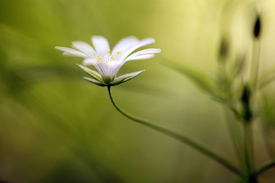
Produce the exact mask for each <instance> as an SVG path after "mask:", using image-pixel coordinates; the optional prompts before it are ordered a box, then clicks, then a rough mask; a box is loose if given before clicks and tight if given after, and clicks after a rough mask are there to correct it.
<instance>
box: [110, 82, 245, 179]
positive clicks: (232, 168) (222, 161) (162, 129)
mask: <svg viewBox="0 0 275 183" xmlns="http://www.w3.org/2000/svg"><path fill="white" fill-rule="evenodd" d="M108 93H109V96H110V99H111V102H112V104H113V105H114V107H115V108H116V109H117V110H118V111H119V112H120V113H121V114H123V115H124V116H125V117H127V118H129V119H131V120H133V121H135V122H138V123H140V124H143V125H145V126H148V127H150V128H152V129H154V130H156V131H159V132H161V133H163V134H165V135H168V136H170V137H172V138H174V139H177V140H179V141H181V142H183V143H185V144H187V145H189V146H191V147H193V148H194V149H196V150H198V151H200V152H201V153H203V154H205V155H206V156H208V157H210V158H212V159H213V160H215V161H217V162H218V163H220V164H221V165H223V166H224V167H226V168H227V169H229V170H230V171H232V172H233V173H235V174H236V175H238V176H243V172H241V171H240V170H239V169H238V168H237V167H235V166H234V165H232V163H230V162H228V161H227V160H225V159H224V158H222V157H221V156H219V155H217V154H215V153H213V152H211V151H210V150H208V149H207V148H205V147H203V146H202V145H200V144H198V143H197V142H195V141H193V140H191V139H189V138H188V137H186V136H184V135H181V134H179V133H176V132H174V131H172V130H169V129H167V128H166V127H162V126H160V125H158V124H155V123H152V122H150V121H147V120H145V119H141V118H138V117H135V116H132V115H131V114H128V113H127V112H125V111H124V110H122V109H120V108H119V107H118V106H117V105H116V103H115V102H114V100H113V97H112V92H111V86H108Z"/></svg>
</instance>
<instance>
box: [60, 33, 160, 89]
mask: <svg viewBox="0 0 275 183" xmlns="http://www.w3.org/2000/svg"><path fill="white" fill-rule="evenodd" d="M154 42H155V40H154V39H153V38H146V39H143V40H140V41H139V40H138V39H137V38H136V37H133V36H130V37H126V38H123V39H122V40H120V41H119V42H118V43H117V44H116V45H115V46H114V48H113V50H112V51H111V50H110V47H109V43H108V41H107V39H106V38H104V37H103V36H93V37H92V43H93V45H94V48H95V49H94V48H93V47H92V46H90V45H89V44H87V43H85V42H82V41H74V42H72V47H73V48H74V49H72V48H66V47H59V46H57V47H55V48H56V49H58V50H61V51H64V52H63V54H64V55H70V56H77V57H82V58H84V61H83V65H85V66H88V65H93V66H94V67H95V68H96V70H97V71H98V72H96V71H93V70H91V69H89V68H87V67H85V66H83V65H79V66H80V67H81V68H82V69H83V70H84V71H85V72H87V73H88V74H89V75H90V76H91V77H92V78H86V77H84V79H86V80H88V81H90V82H92V83H94V84H97V85H100V86H107V85H117V84H120V83H123V82H126V81H129V80H130V79H132V78H134V77H136V76H137V75H139V74H140V73H141V72H143V71H138V72H134V73H130V74H125V75H122V76H119V77H116V74H117V72H118V71H119V69H120V68H121V67H122V66H123V64H125V63H126V62H127V61H130V60H141V59H148V58H152V57H153V56H154V55H155V53H159V52H160V51H161V50H160V49H154V48H150V49H145V50H141V51H138V52H135V53H133V54H131V53H132V52H133V51H135V50H136V49H138V48H140V47H143V46H146V45H148V44H152V43H154Z"/></svg>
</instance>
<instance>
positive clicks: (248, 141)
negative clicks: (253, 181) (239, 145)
mask: <svg viewBox="0 0 275 183" xmlns="http://www.w3.org/2000/svg"><path fill="white" fill-rule="evenodd" d="M252 144H253V140H252V129H251V123H250V122H245V123H244V158H245V164H246V173H247V174H248V175H250V174H251V172H252V171H253V169H254V161H253V159H254V157H253V145H252Z"/></svg>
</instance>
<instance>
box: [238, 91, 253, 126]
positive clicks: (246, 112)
mask: <svg viewBox="0 0 275 183" xmlns="http://www.w3.org/2000/svg"><path fill="white" fill-rule="evenodd" d="M250 98H251V91H250V89H249V87H248V86H244V88H243V93H242V96H241V103H242V106H243V112H242V116H243V119H244V120H245V121H246V122H250V121H251V119H252V116H253V115H252V111H251V109H250V106H249V104H250Z"/></svg>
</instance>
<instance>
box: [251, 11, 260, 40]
mask: <svg viewBox="0 0 275 183" xmlns="http://www.w3.org/2000/svg"><path fill="white" fill-rule="evenodd" d="M260 33H261V17H260V15H259V14H257V16H256V21H255V24H254V30H253V35H254V38H256V39H258V38H259V37H260Z"/></svg>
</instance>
